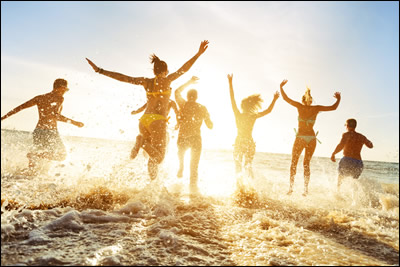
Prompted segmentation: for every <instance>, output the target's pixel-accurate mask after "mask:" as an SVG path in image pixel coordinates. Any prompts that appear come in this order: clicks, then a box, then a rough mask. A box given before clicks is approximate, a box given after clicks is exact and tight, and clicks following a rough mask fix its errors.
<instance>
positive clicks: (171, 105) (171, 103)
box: [130, 99, 179, 159]
mask: <svg viewBox="0 0 400 267" xmlns="http://www.w3.org/2000/svg"><path fill="white" fill-rule="evenodd" d="M146 108H147V103H145V104H144V105H143V106H141V107H140V108H138V109H137V110H133V111H132V112H131V114H132V115H135V114H139V113H140V112H142V111H144V110H145V109H146ZM171 108H172V109H173V110H174V112H175V115H176V121H177V123H178V120H179V119H178V115H179V111H178V107H177V105H176V103H175V101H173V100H171V99H170V100H169V107H168V113H169V110H170V109H171ZM169 118H170V117H167V122H168V120H169ZM139 123H140V122H139ZM175 128H176V129H177V128H178V124H177V125H176V127H175ZM136 138H142V136H141V134H139V135H138V136H137V137H136ZM167 144H168V132H167ZM139 145H140V142H136V143H135V146H134V147H133V148H132V151H131V156H130V158H131V159H134V158H136V156H137V154H138V153H139V150H140V146H139Z"/></svg>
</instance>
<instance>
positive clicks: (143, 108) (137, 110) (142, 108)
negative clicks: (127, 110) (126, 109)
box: [131, 103, 147, 115]
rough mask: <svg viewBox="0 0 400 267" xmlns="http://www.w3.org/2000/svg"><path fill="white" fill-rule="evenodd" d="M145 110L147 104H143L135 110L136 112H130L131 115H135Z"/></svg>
mask: <svg viewBox="0 0 400 267" xmlns="http://www.w3.org/2000/svg"><path fill="white" fill-rule="evenodd" d="M146 108H147V103H144V105H143V106H141V107H140V108H138V109H136V110H132V112H131V114H132V115H135V114H138V113H140V112H142V111H143V110H145V109H146Z"/></svg>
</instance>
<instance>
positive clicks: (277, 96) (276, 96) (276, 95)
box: [274, 91, 279, 100]
mask: <svg viewBox="0 0 400 267" xmlns="http://www.w3.org/2000/svg"><path fill="white" fill-rule="evenodd" d="M278 98H279V92H278V91H276V92H275V94H274V100H277V99H278Z"/></svg>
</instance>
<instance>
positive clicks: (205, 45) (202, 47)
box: [199, 40, 209, 55]
mask: <svg viewBox="0 0 400 267" xmlns="http://www.w3.org/2000/svg"><path fill="white" fill-rule="evenodd" d="M208 43H209V42H208V40H204V41H202V42H201V44H200V48H199V54H200V55H201V54H203V53H204V52H205V51H206V50H207V48H208Z"/></svg>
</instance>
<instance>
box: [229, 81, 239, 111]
mask: <svg viewBox="0 0 400 267" xmlns="http://www.w3.org/2000/svg"><path fill="white" fill-rule="evenodd" d="M227 77H228V81H229V94H230V96H231V104H232V109H233V113H234V114H235V116H236V115H237V114H240V111H239V109H238V107H237V106H236V101H235V95H234V93H233V85H232V79H233V74H228V76H227Z"/></svg>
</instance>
